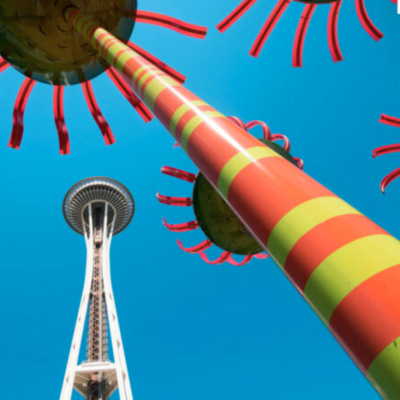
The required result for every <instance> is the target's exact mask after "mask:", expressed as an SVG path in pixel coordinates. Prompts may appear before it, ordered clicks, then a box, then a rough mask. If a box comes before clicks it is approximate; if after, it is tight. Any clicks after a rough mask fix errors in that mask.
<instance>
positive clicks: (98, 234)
mask: <svg viewBox="0 0 400 400" xmlns="http://www.w3.org/2000/svg"><path fill="white" fill-rule="evenodd" d="M134 209H135V205H134V201H133V198H132V195H131V194H130V193H129V191H128V190H127V189H126V187H125V186H123V185H122V184H120V183H119V182H117V181H115V180H113V179H109V178H97V177H96V178H88V179H84V180H82V181H80V182H78V183H77V184H76V185H74V186H73V187H72V188H71V189H70V190H69V191H68V193H67V195H66V196H65V199H64V203H63V213H64V217H65V219H66V221H67V222H68V224H69V225H70V227H71V228H72V229H73V230H74V231H75V232H77V233H79V234H81V235H83V236H84V237H85V241H86V246H87V261H86V277H85V283H84V288H83V294H82V300H81V303H80V307H79V313H78V318H77V321H76V326H75V332H74V336H73V340H72V346H71V350H70V353H69V359H68V364H67V370H66V373H65V378H64V382H63V387H62V391H61V397H60V400H71V398H72V392H73V389H75V390H76V391H77V392H79V393H80V394H81V395H82V396H83V397H84V398H85V399H86V400H108V399H109V398H110V396H111V395H112V394H113V393H114V392H115V391H116V390H117V389H118V391H119V397H120V400H133V397H132V391H131V386H130V382H129V376H128V370H127V366H126V361H125V354H124V348H123V346H122V338H121V332H120V329H119V324H118V318H117V311H116V307H115V303H114V295H113V291H112V287H111V277H110V245H111V239H112V237H113V235H116V234H117V233H120V232H121V231H122V230H124V229H125V228H126V227H127V226H128V224H129V223H130V221H131V219H132V217H133V213H134ZM86 320H87V325H86V326H87V335H86V359H85V361H83V362H82V363H81V364H78V363H79V360H78V358H79V353H80V348H81V343H82V338H83V335H84V327H85V324H86ZM108 332H110V336H111V341H109V338H108ZM109 346H111V347H112V353H113V355H114V361H111V360H110V359H109V351H108V350H109Z"/></svg>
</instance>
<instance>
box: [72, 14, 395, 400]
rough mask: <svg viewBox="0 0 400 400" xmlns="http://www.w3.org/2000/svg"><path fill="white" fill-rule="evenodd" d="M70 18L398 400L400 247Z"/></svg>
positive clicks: (92, 26)
mask: <svg viewBox="0 0 400 400" xmlns="http://www.w3.org/2000/svg"><path fill="white" fill-rule="evenodd" d="M65 16H66V18H67V19H68V20H69V22H70V23H71V24H72V25H73V26H74V27H75V29H76V30H77V31H79V32H80V33H81V35H83V36H84V37H85V38H86V39H87V40H88V42H90V43H91V44H92V46H93V47H94V48H95V49H96V50H97V51H98V52H99V53H100V54H101V55H102V56H103V58H104V59H105V60H107V62H108V63H109V64H110V65H112V66H114V67H115V68H116V69H117V70H118V71H119V73H120V74H121V76H122V77H123V78H124V79H125V80H126V82H127V83H128V84H129V85H131V87H132V88H133V90H135V92H136V93H137V94H138V95H139V97H140V98H141V99H143V101H144V103H145V104H146V105H147V106H148V107H149V108H150V109H151V110H152V111H153V112H154V114H155V115H156V116H157V118H158V119H159V120H160V121H161V122H162V124H163V125H164V126H165V127H166V128H167V130H168V131H169V132H170V133H171V135H172V136H173V137H174V139H175V140H177V141H178V142H179V143H180V144H181V145H182V148H183V149H184V150H185V151H186V152H187V154H188V155H189V157H190V158H191V159H192V160H193V161H194V162H195V164H196V165H197V166H198V168H199V169H200V170H201V171H202V172H203V174H204V175H205V176H206V177H207V178H208V180H209V181H210V182H211V184H212V185H213V186H214V187H215V188H216V189H217V190H218V191H219V192H220V193H221V195H222V196H223V197H224V198H225V199H226V200H227V202H228V203H229V204H230V206H231V207H232V209H233V210H234V211H235V213H236V214H237V215H238V216H239V217H240V219H241V220H242V221H243V222H244V223H245V225H246V226H247V227H248V229H249V230H250V231H251V232H252V233H253V235H254V236H255V237H256V238H257V240H258V241H259V243H260V244H261V245H262V246H263V247H264V248H265V249H266V250H267V251H268V252H269V254H270V255H271V257H273V259H274V260H275V261H276V263H277V264H278V265H279V267H280V268H281V269H282V270H283V271H284V272H285V273H286V275H287V276H288V278H289V279H290V280H291V281H292V282H293V284H294V285H295V287H296V288H297V289H298V290H299V291H300V292H301V293H302V294H303V295H304V297H305V299H306V300H307V301H308V302H309V304H310V305H311V307H312V308H313V309H314V310H315V311H316V313H317V314H318V315H319V316H320V318H321V319H322V320H323V322H324V323H325V324H326V325H327V326H328V327H329V329H330V330H331V332H332V333H333V334H334V335H335V337H336V338H337V339H338V341H339V342H340V343H341V345H342V346H343V347H344V348H345V350H346V351H347V352H348V353H349V355H350V356H351V357H352V359H353V360H354V361H355V363H356V364H357V365H358V367H359V368H360V369H361V370H362V372H363V373H364V374H365V375H366V376H367V377H368V379H369V380H370V381H371V383H372V384H373V385H374V386H375V388H376V389H377V390H378V391H379V393H380V394H381V395H382V396H383V397H384V398H387V399H393V400H394V399H399V398H400V342H399V344H397V342H398V341H399V340H400V290H399V284H398V282H400V243H399V241H398V240H396V239H395V238H394V237H392V236H390V235H389V234H388V233H387V232H385V231H384V230H383V229H381V228H380V227H379V226H377V225H376V224H374V223H373V222H372V221H370V220H369V219H368V218H366V217H365V216H363V215H362V214H360V213H359V212H358V211H357V210H355V209H354V208H353V207H351V206H350V205H349V204H347V203H346V202H344V201H343V200H341V199H340V198H339V197H337V196H336V195H334V194H333V193H332V192H330V191H329V190H328V189H326V188H325V187H324V186H322V185H320V184H319V183H318V182H316V181H315V180H313V179H312V178H310V177H309V176H308V175H306V174H305V173H303V172H302V171H300V170H299V169H298V168H296V167H295V166H293V165H292V164H290V163H289V162H287V161H286V160H284V159H283V158H281V157H280V156H278V155H277V154H276V153H275V152H274V151H272V150H270V149H269V148H268V147H266V146H264V145H261V144H260V142H259V141H258V140H257V139H256V138H254V137H252V136H251V135H250V134H248V133H246V132H245V131H244V130H242V129H241V128H239V127H238V126H236V125H235V124H233V123H232V122H230V121H229V120H228V119H227V118H226V117H224V116H223V115H222V114H220V113H219V112H218V111H216V110H215V109H213V108H212V107H211V106H209V105H208V104H207V103H205V102H204V101H202V100H201V99H199V98H198V97H196V96H195V95H194V94H192V93H191V92H190V91H188V90H187V89H185V88H184V87H183V86H182V85H180V84H179V83H177V82H176V81H175V80H173V79H172V78H170V77H169V76H167V75H166V74H165V73H164V72H162V71H161V70H160V69H158V68H157V67H155V66H154V65H152V64H151V63H149V62H148V61H146V60H145V59H144V58H142V57H141V56H139V54H137V53H136V52H134V51H133V50H131V49H130V48H129V47H127V46H125V45H124V44H123V43H121V42H120V41H119V40H118V39H116V38H115V37H114V36H112V35H111V34H109V33H108V32H107V31H105V30H104V29H102V28H100V27H98V25H97V24H96V23H95V22H93V21H91V20H89V19H88V18H86V17H85V16H84V15H83V14H81V13H80V12H79V11H78V10H76V9H74V8H68V9H66V11H65Z"/></svg>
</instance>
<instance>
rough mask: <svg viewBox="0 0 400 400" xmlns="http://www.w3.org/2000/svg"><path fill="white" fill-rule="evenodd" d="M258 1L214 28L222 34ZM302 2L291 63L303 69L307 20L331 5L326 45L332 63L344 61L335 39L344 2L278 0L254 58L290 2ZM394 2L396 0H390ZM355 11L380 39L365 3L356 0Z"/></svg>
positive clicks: (248, 2) (246, 4)
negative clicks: (321, 7) (323, 7)
mask: <svg viewBox="0 0 400 400" xmlns="http://www.w3.org/2000/svg"><path fill="white" fill-rule="evenodd" d="M257 1H258V0H243V1H242V2H241V3H240V4H239V6H238V7H236V8H235V10H233V11H232V12H231V13H230V14H229V15H228V16H227V17H226V18H225V19H224V20H223V21H221V22H220V23H219V24H218V25H217V29H218V30H219V31H220V32H225V31H226V30H227V29H228V28H229V27H230V26H232V25H233V24H234V23H235V22H236V21H237V20H238V19H239V18H240V17H242V16H243V14H245V13H246V12H247V11H248V10H249V8H250V7H251V6H253V5H254V4H255V3H256V2H257ZM293 1H295V2H300V3H305V7H304V11H303V13H302V15H301V18H300V22H299V24H298V27H297V31H296V35H295V39H294V45H293V56H292V64H293V67H302V66H303V48H304V41H305V37H306V34H307V30H308V26H309V23H310V20H311V18H312V16H313V14H314V11H315V9H316V7H317V6H318V5H321V6H322V5H326V4H330V13H329V18H328V43H329V49H330V53H331V55H332V58H333V61H334V62H338V61H342V60H343V56H342V52H341V50H340V46H339V40H338V27H337V25H338V18H339V11H340V8H341V6H342V3H343V0H279V1H278V3H277V5H276V6H275V8H274V10H273V11H272V13H271V14H270V16H269V17H268V19H267V21H266V22H265V24H264V26H263V28H262V29H261V31H260V33H259V34H258V36H257V38H256V40H255V42H254V44H253V46H252V48H251V50H250V55H252V56H253V57H258V56H259V54H260V52H261V50H262V48H263V46H264V44H265V42H266V41H267V39H268V37H269V35H270V34H271V32H272V30H273V29H274V27H275V25H276V24H277V22H278V21H279V19H280V17H281V16H282V14H283V13H284V11H285V10H286V8H287V7H288V6H289V4H290V3H291V2H293ZM390 1H392V2H393V3H396V0H390ZM355 5H356V11H357V15H358V18H359V19H360V22H361V24H362V26H363V27H364V29H365V30H366V31H367V32H368V34H369V35H370V36H371V37H372V38H373V39H374V40H376V41H378V40H380V39H381V38H382V37H383V34H382V32H380V31H379V29H378V28H377V27H376V26H375V25H374V24H373V22H372V21H371V19H370V18H369V16H368V14H367V11H366V8H365V4H364V0H355Z"/></svg>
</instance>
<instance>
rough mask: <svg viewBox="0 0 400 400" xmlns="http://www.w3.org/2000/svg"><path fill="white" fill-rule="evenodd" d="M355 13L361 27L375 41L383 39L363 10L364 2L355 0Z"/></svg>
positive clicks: (364, 9)
mask: <svg viewBox="0 0 400 400" xmlns="http://www.w3.org/2000/svg"><path fill="white" fill-rule="evenodd" d="M356 11H357V15H358V19H359V20H360V22H361V25H362V26H363V27H364V29H365V30H366V31H367V32H368V34H369V35H370V36H371V37H372V38H373V39H374V40H376V41H378V40H380V39H382V38H383V33H382V32H381V31H380V30H379V29H378V28H377V27H376V26H375V25H374V24H373V22H372V21H371V19H370V18H369V16H368V13H367V10H366V8H365V4H364V0H356Z"/></svg>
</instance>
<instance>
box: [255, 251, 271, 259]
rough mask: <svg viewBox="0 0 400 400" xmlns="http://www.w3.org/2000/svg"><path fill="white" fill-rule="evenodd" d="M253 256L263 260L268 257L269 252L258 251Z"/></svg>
mask: <svg viewBox="0 0 400 400" xmlns="http://www.w3.org/2000/svg"><path fill="white" fill-rule="evenodd" d="M254 257H255V258H258V259H259V260H265V259H267V258H269V254H263V253H259V254H255V255H254Z"/></svg>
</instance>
